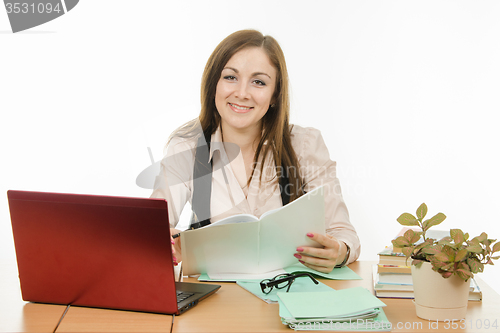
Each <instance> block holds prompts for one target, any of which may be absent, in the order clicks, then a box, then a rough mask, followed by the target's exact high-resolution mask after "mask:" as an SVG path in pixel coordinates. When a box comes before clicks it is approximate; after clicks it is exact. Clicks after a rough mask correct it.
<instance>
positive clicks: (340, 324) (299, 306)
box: [277, 287, 391, 331]
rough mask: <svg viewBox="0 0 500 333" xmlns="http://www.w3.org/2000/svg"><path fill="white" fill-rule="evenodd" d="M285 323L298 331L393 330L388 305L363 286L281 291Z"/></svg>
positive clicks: (281, 305) (280, 298)
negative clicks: (322, 290) (325, 289)
mask: <svg viewBox="0 0 500 333" xmlns="http://www.w3.org/2000/svg"><path fill="white" fill-rule="evenodd" d="M277 295H278V303H279V305H280V310H279V313H280V317H281V321H282V323H283V324H285V325H288V326H290V327H291V328H294V329H295V330H331V331H390V329H391V323H390V322H389V321H388V320H387V317H386V316H385V313H384V312H383V310H382V307H384V306H385V304H384V303H383V302H382V301H380V300H379V299H378V298H376V297H375V296H373V295H372V293H371V292H370V291H368V290H367V289H365V288H362V287H356V288H349V289H343V290H337V291H335V290H331V291H329V292H321V293H317V292H295V293H285V292H281V291H280V292H278V293H277Z"/></svg>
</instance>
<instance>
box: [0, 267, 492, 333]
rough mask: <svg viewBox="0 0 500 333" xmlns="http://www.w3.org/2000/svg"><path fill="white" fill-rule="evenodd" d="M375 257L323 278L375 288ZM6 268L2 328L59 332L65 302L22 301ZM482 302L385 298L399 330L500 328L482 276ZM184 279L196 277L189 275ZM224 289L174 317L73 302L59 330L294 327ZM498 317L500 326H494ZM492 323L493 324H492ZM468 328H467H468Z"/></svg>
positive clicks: (272, 308) (1, 274)
mask: <svg viewBox="0 0 500 333" xmlns="http://www.w3.org/2000/svg"><path fill="white" fill-rule="evenodd" d="M372 264H373V262H356V263H353V264H351V265H349V267H350V268H351V269H353V270H354V271H355V272H357V273H358V274H359V275H360V276H361V277H362V278H363V280H353V281H332V280H322V282H324V283H325V284H327V285H329V286H330V287H332V288H334V289H344V288H351V287H357V286H362V287H365V288H368V289H369V290H373V286H372V278H371V274H372ZM1 267H2V270H1V271H0V282H1V284H0V291H1V296H2V301H1V302H0V332H53V331H54V329H55V328H56V326H57V324H58V323H59V320H60V319H61V317H62V315H63V313H64V311H65V310H66V307H65V306H61V305H47V304H34V303H27V302H23V301H22V300H21V294H20V291H19V281H18V278H17V268H16V267H15V265H2V266H1ZM477 280H478V284H479V286H480V288H481V290H482V292H483V301H482V302H473V301H470V302H469V305H468V310H467V317H466V321H465V322H462V323H454V325H453V326H452V323H443V322H441V323H436V322H429V321H426V320H422V319H420V318H418V317H417V316H416V315H415V307H414V305H413V303H412V300H406V299H389V298H382V299H381V300H382V301H383V302H384V303H386V304H387V307H385V309H384V311H385V313H386V315H387V317H388V319H389V320H390V321H391V323H392V324H393V330H392V331H393V332H482V331H484V332H500V296H499V295H498V294H497V293H496V292H495V291H494V290H493V289H491V288H490V287H489V286H487V285H486V284H485V283H483V282H482V281H481V280H480V279H477ZM184 281H187V282H193V281H195V279H192V278H189V279H185V280H184ZM219 284H221V285H222V288H221V289H220V290H219V291H218V292H217V293H216V294H214V295H212V296H210V297H209V298H207V299H206V300H203V301H202V302H200V303H199V304H198V305H197V306H196V307H194V308H193V309H191V310H189V311H187V312H186V313H184V314H182V315H181V316H176V317H175V318H174V323H173V325H172V316H168V315H158V314H150V313H140V312H131V311H118V310H104V309H93V308H84V307H70V308H69V310H68V312H67V313H66V315H65V316H64V317H63V319H62V320H61V322H60V325H59V326H58V328H57V332H170V328H171V327H172V326H173V330H172V331H173V332H292V330H291V329H289V328H287V327H286V326H285V325H283V324H281V320H280V317H279V315H278V305H277V304H267V303H265V302H263V301H262V300H260V299H258V298H257V297H255V296H254V295H252V294H250V293H249V292H247V291H246V290H244V289H242V288H240V287H239V286H237V285H236V284H234V283H219ZM495 321H496V326H497V327H496V328H495V327H492V325H493V324H494V323H495ZM488 323H489V326H490V328H489V329H486V325H487V324H488ZM461 326H462V327H465V329H462V328H461Z"/></svg>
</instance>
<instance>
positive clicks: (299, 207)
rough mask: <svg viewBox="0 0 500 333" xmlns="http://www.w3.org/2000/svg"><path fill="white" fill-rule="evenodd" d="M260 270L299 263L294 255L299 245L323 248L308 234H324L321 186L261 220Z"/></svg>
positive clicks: (323, 206)
mask: <svg viewBox="0 0 500 333" xmlns="http://www.w3.org/2000/svg"><path fill="white" fill-rule="evenodd" d="M260 223H261V226H260V233H259V248H260V251H259V271H260V272H266V271H269V270H273V269H277V268H284V267H288V266H291V265H293V264H296V263H298V260H297V258H295V257H294V256H293V254H294V253H295V252H296V248H297V247H298V246H314V247H319V246H320V245H319V244H318V243H316V242H315V241H312V240H311V239H310V238H309V237H307V233H309V232H316V233H320V234H325V199H324V195H323V188H322V187H319V188H317V189H314V190H313V191H311V192H309V193H307V194H306V195H303V196H302V197H300V198H299V199H297V200H295V201H293V202H291V203H289V204H288V205H286V206H284V207H282V208H281V209H278V210H275V211H273V212H271V213H270V214H268V215H267V216H264V217H261V219H260Z"/></svg>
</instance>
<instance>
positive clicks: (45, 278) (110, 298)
mask: <svg viewBox="0 0 500 333" xmlns="http://www.w3.org/2000/svg"><path fill="white" fill-rule="evenodd" d="M7 195H8V199H9V208H10V215H11V222H12V230H13V235H14V243H15V247H16V256H17V263H18V269H19V279H20V282H21V292H22V296H23V299H24V300H25V301H31V302H40V303H52V304H67V305H79V306H89V307H99V308H110V309H121V310H133V311H144V312H155V313H165V314H181V313H182V312H184V311H186V310H188V309H190V308H191V307H193V306H194V305H196V304H197V303H198V301H200V300H202V299H204V298H206V297H207V296H209V295H211V294H213V293H215V292H216V291H217V290H218V289H219V288H220V286H219V285H213V284H199V283H184V282H175V277H174V269H173V265H172V249H171V244H170V227H169V223H168V209H167V202H166V201H165V200H163V199H145V198H124V197H110V196H97V195H80V194H60V193H42V192H26V191H8V193H7ZM178 292H180V293H183V295H184V296H180V297H179V298H181V300H180V301H179V302H178V296H177V294H178ZM186 294H187V297H186ZM182 298H184V299H182Z"/></svg>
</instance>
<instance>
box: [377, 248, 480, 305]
mask: <svg viewBox="0 0 500 333" xmlns="http://www.w3.org/2000/svg"><path fill="white" fill-rule="evenodd" d="M378 256H379V262H378V264H377V265H374V266H373V290H374V292H375V296H377V297H389V298H413V280H412V277H411V267H410V264H411V259H409V260H408V262H407V261H406V257H405V255H404V254H403V253H401V250H400V249H395V250H394V249H393V248H392V246H388V247H386V248H385V249H384V250H382V251H381V252H379V253H378ZM470 281H471V286H470V292H469V300H471V301H480V300H481V299H482V293H481V290H480V289H479V286H478V285H477V283H476V281H474V279H470Z"/></svg>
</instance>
